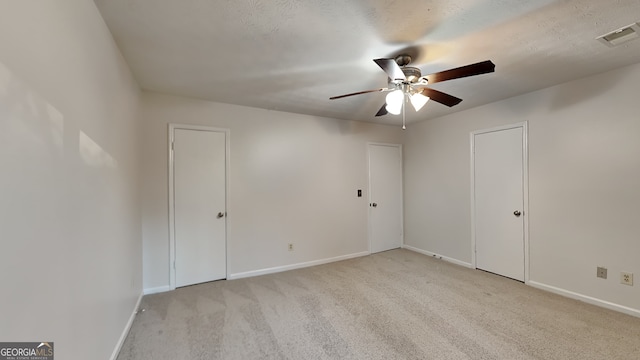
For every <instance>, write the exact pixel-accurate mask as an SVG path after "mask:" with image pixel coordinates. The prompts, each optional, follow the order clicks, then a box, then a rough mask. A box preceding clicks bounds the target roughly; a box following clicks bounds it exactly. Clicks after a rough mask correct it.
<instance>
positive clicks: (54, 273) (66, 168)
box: [0, 0, 142, 359]
mask: <svg viewBox="0 0 640 360" xmlns="http://www.w3.org/2000/svg"><path fill="white" fill-rule="evenodd" d="M138 97H139V89H138V87H137V85H136V83H135V82H134V80H133V78H132V76H131V74H130V72H129V68H128V67H127V65H126V64H125V62H124V61H123V59H122V57H121V55H120V52H119V51H118V49H117V48H116V45H115V43H114V41H113V39H112V37H111V34H110V33H109V31H108V29H107V27H106V26H105V24H104V22H103V21H102V18H101V17H100V14H99V12H98V10H97V9H96V7H95V5H94V3H93V2H92V1H80V0H68V1H3V2H1V3H0V144H1V145H0V146H1V148H2V151H0V168H2V176H0V189H1V190H0V191H1V194H2V195H1V198H2V201H0V229H1V235H0V236H1V244H2V250H1V253H2V261H0V284H1V289H0V293H1V296H0V318H1V319H2V326H0V340H2V341H33V342H36V341H53V342H54V347H55V353H54V355H55V358H56V359H108V358H109V357H110V356H111V355H112V353H113V351H114V348H115V347H116V345H117V343H118V341H119V338H120V337H121V334H122V333H123V329H125V327H126V325H127V323H128V321H129V319H130V317H131V315H132V313H133V310H134V307H135V304H136V301H137V300H138V298H139V296H140V294H141V291H142V264H141V263H142V261H141V259H142V253H141V240H140V239H141V228H140V201H139V197H138V170H137V168H138V161H137V153H138V151H139V150H138V142H137V137H138V136H139V133H138V122H137V119H136V117H137V103H138Z"/></svg>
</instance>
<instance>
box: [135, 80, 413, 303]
mask: <svg viewBox="0 0 640 360" xmlns="http://www.w3.org/2000/svg"><path fill="white" fill-rule="evenodd" d="M141 104H142V105H141V113H142V119H143V122H144V128H145V131H144V134H143V150H142V170H143V185H142V198H143V212H142V214H143V215H142V216H143V247H144V287H145V289H147V290H150V291H153V289H166V287H167V286H168V285H169V233H168V228H169V226H168V222H167V221H168V185H167V175H168V157H167V156H168V152H167V149H168V145H167V131H168V125H167V124H169V123H179V124H190V125H208V126H213V127H219V128H226V129H229V130H230V164H229V167H230V174H229V200H228V208H227V211H228V218H227V221H228V223H227V226H228V228H227V229H228V233H227V242H228V251H227V266H228V274H229V275H234V274H240V273H246V272H250V271H257V270H263V269H268V268H273V267H279V266H287V265H292V264H297V263H304V262H310V261H315V260H321V259H327V258H334V257H338V256H344V255H349V254H356V253H361V252H364V251H367V249H368V239H367V213H368V202H367V197H366V194H367V182H368V180H367V179H368V178H367V153H366V151H367V150H366V143H367V141H375V142H387V143H401V142H402V130H401V129H400V127H399V126H385V125H374V124H369V123H363V122H353V121H344V120H336V119H328V118H318V117H313V116H307V115H299V114H292V113H284V112H278V111H269V110H263V109H255V108H248V107H241V106H236V105H227V104H220V103H213V102H207V101H200V100H194V99H186V98H179V97H172V96H166V95H160V94H154V93H147V92H144V93H143V96H142V103H141ZM358 189H362V190H363V194H365V195H364V196H363V197H360V198H358V197H357V196H356V195H357V190H358ZM289 243H293V244H294V251H288V249H287V244H289Z"/></svg>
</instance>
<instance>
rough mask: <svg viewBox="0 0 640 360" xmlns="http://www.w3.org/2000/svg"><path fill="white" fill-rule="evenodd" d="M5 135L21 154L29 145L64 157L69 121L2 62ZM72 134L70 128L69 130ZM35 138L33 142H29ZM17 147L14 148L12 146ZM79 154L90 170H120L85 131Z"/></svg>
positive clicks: (0, 109)
mask: <svg viewBox="0 0 640 360" xmlns="http://www.w3.org/2000/svg"><path fill="white" fill-rule="evenodd" d="M0 106H1V107H0V114H2V116H1V117H2V119H3V121H2V127H1V128H0V130H1V133H2V134H3V135H4V136H9V137H10V138H7V139H6V140H5V141H3V143H4V144H5V145H6V146H8V147H9V148H11V149H14V150H15V151H17V149H19V148H24V147H25V146H27V147H30V148H31V149H25V150H27V151H29V150H31V151H33V150H38V151H40V152H41V153H42V154H49V156H58V157H59V158H63V157H64V144H65V139H64V134H65V122H64V116H63V115H62V113H61V112H60V111H59V110H58V109H57V108H56V107H55V106H53V105H51V103H49V102H48V101H47V100H45V99H44V98H43V97H42V96H40V95H39V94H38V93H37V92H36V91H34V90H33V89H32V88H31V87H29V85H28V84H26V83H25V82H24V81H22V80H21V79H19V78H18V77H16V76H15V75H14V74H13V73H12V72H11V71H10V70H9V69H8V68H7V67H6V66H5V65H4V64H2V63H0ZM67 131H69V129H67ZM25 139H32V140H33V141H25ZM12 144H13V145H12ZM78 154H79V155H80V159H81V160H82V161H83V162H84V164H85V165H88V166H90V167H98V168H100V167H107V168H116V167H117V166H118V162H117V160H115V159H114V158H113V157H112V156H111V155H110V154H109V153H108V152H106V151H105V150H104V149H103V148H102V147H101V146H100V145H99V144H98V143H97V142H95V141H94V140H93V139H92V138H91V137H89V136H88V135H87V134H86V133H85V132H83V131H80V130H79V131H78Z"/></svg>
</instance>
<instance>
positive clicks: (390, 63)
mask: <svg viewBox="0 0 640 360" xmlns="http://www.w3.org/2000/svg"><path fill="white" fill-rule="evenodd" d="M373 61H374V62H375V63H376V64H378V66H380V68H382V70H384V72H386V73H387V75H388V76H389V79H391V80H406V79H407V78H406V77H405V76H404V73H403V72H402V69H401V68H400V66H398V63H397V62H396V60H395V59H373Z"/></svg>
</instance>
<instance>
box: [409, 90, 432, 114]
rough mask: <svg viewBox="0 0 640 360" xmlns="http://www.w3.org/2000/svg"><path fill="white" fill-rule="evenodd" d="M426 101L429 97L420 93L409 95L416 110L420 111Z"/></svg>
mask: <svg viewBox="0 0 640 360" xmlns="http://www.w3.org/2000/svg"><path fill="white" fill-rule="evenodd" d="M427 101H429V97H428V96H424V95H422V94H421V93H415V94H413V95H411V105H413V108H414V109H416V111H420V109H422V107H423V106H424V105H425V104H426V103H427Z"/></svg>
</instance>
